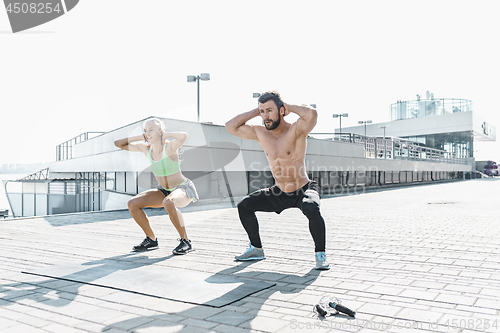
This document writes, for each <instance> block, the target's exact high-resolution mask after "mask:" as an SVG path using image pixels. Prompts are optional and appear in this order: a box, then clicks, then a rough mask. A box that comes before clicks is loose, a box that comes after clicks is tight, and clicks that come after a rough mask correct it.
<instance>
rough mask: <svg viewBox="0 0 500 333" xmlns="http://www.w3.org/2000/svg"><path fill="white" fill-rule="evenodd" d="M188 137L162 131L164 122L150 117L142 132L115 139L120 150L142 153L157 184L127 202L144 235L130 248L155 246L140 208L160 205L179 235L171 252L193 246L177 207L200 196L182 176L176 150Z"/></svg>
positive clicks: (152, 235) (187, 249)
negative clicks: (137, 243)
mask: <svg viewBox="0 0 500 333" xmlns="http://www.w3.org/2000/svg"><path fill="white" fill-rule="evenodd" d="M187 137H188V135H187V133H184V132H165V126H164V124H163V122H162V121H161V120H160V119H157V118H151V119H148V120H146V121H145V122H144V134H142V135H138V136H133V137H129V138H124V139H120V140H116V141H115V146H117V147H118V148H120V149H124V150H128V151H131V152H141V153H143V154H144V155H145V156H146V158H147V159H148V161H149V163H150V166H151V171H152V172H153V174H154V175H155V177H156V180H157V181H158V184H159V185H158V187H157V188H156V189H151V190H147V191H145V192H142V193H139V194H138V195H136V196H135V197H133V198H132V199H130V200H129V202H128V209H129V211H130V215H132V217H133V218H134V220H135V222H137V224H138V225H139V226H140V227H141V229H142V230H143V231H144V233H145V234H146V238H145V239H144V241H142V243H141V244H139V245H136V246H134V247H133V249H132V250H133V251H136V252H138V251H148V250H154V249H157V248H158V240H157V238H156V236H155V234H154V232H153V229H152V228H151V225H150V223H149V220H148V217H147V215H146V213H145V212H144V210H143V208H144V207H151V208H159V207H163V208H164V209H165V210H166V211H167V213H168V216H169V217H170V221H172V224H173V225H174V227H175V229H177V232H178V233H179V236H180V239H179V241H180V243H179V245H178V246H177V247H176V248H175V249H174V250H173V251H172V253H174V254H186V253H188V252H190V251H192V249H193V248H192V245H191V241H190V240H189V238H188V236H187V232H186V227H185V225H184V218H183V216H182V213H181V212H180V210H179V208H182V207H185V206H187V205H189V203H191V202H196V201H197V200H198V199H199V197H198V193H197V192H196V188H195V186H194V184H193V182H192V181H191V180H189V179H187V178H186V177H184V176H183V175H182V172H181V169H180V164H179V152H178V150H179V148H180V147H182V145H183V144H184V142H186V140H187ZM168 139H171V140H168Z"/></svg>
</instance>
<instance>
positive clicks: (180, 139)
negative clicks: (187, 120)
mask: <svg viewBox="0 0 500 333" xmlns="http://www.w3.org/2000/svg"><path fill="white" fill-rule="evenodd" d="M167 138H174V139H173V140H172V141H170V144H171V145H172V146H171V147H172V150H177V149H179V148H180V147H182V146H183V145H184V142H186V140H187V138H188V134H187V133H185V132H163V140H165V141H166V139H167Z"/></svg>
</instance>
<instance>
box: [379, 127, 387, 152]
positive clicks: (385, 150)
mask: <svg viewBox="0 0 500 333" xmlns="http://www.w3.org/2000/svg"><path fill="white" fill-rule="evenodd" d="M387 127H389V126H388V125H383V126H379V127H378V128H383V129H384V158H387V149H386V146H387V144H386V143H385V129H386V128H387Z"/></svg>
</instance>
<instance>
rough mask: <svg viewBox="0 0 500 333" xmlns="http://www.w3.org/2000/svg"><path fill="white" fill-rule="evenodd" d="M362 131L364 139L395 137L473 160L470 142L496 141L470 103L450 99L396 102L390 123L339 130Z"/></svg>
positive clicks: (492, 129)
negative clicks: (365, 137) (370, 137)
mask: <svg viewBox="0 0 500 333" xmlns="http://www.w3.org/2000/svg"><path fill="white" fill-rule="evenodd" d="M365 126H366V127H365ZM365 130H366V136H373V137H382V136H383V135H385V136H386V137H398V138H402V139H406V140H410V141H413V142H418V143H419V144H421V145H423V146H425V147H428V148H434V149H439V150H444V151H446V152H447V155H449V157H457V158H472V157H474V142H477V141H495V140H496V128H495V127H494V126H493V125H492V124H490V123H488V122H487V121H486V120H484V119H482V118H481V117H480V116H478V115H477V114H476V113H475V112H473V105H472V101H470V100H467V99H454V98H441V99H434V98H433V97H429V98H428V99H417V100H414V101H398V102H397V103H394V104H392V105H391V121H390V122H384V123H378V124H365V125H360V126H353V127H343V128H342V132H345V133H355V134H360V135H361V134H364V133H365ZM336 132H338V131H336Z"/></svg>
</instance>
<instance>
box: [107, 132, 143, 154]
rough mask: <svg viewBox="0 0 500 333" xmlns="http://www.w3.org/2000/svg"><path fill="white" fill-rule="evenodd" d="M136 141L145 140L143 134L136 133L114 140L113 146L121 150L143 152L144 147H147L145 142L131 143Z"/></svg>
mask: <svg viewBox="0 0 500 333" xmlns="http://www.w3.org/2000/svg"><path fill="white" fill-rule="evenodd" d="M137 141H146V138H145V137H144V135H137V136H132V137H130V138H124V139H120V140H116V141H115V146H117V147H118V148H120V149H123V150H128V151H134V152H144V148H147V144H146V143H145V142H140V143H136V144H131V143H132V142H137Z"/></svg>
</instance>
